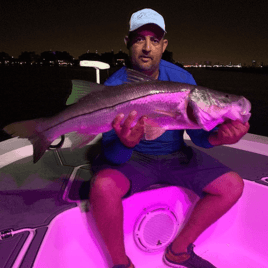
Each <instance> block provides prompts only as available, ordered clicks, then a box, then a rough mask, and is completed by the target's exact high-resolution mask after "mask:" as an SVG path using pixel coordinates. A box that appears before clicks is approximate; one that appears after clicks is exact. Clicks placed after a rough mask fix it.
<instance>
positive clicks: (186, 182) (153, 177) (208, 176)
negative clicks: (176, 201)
mask: <svg viewBox="0 0 268 268" xmlns="http://www.w3.org/2000/svg"><path fill="white" fill-rule="evenodd" d="M106 168H112V169H116V170H118V171H120V172H121V173H123V174H124V175H125V176H126V177H127V178H128V179H129V180H130V182H131V187H130V190H129V191H128V193H127V194H126V195H125V196H124V198H126V197H129V196H131V195H133V194H134V193H137V192H141V191H144V190H145V189H146V188H148V187H150V186H151V185H153V184H166V185H172V186H181V187H185V188H188V189H190V190H192V191H193V192H195V193H196V194H197V195H198V196H199V197H200V198H202V197H204V195H205V193H204V192H203V189H204V188H205V187H206V186H207V185H208V184H209V183H210V182H212V181H214V180H215V179H217V178H218V177H220V176H221V175H223V174H225V173H227V172H230V171H232V170H231V169H230V168H229V167H227V166H225V165H223V164H222V163H220V162H219V161H218V160H217V159H215V158H213V157H211V156H210V155H207V154H206V153H204V152H202V151H200V150H198V149H196V148H192V147H189V146H187V147H184V148H183V150H181V151H179V152H175V153H172V154H169V155H157V156H156V155H148V154H142V153H139V152H135V151H133V153H132V156H131V158H130V160H129V161H127V162H126V163H124V164H121V165H113V164H111V163H110V162H108V161H107V160H106V159H105V158H104V156H102V155H99V156H98V157H97V158H96V159H95V160H94V161H93V162H92V171H93V173H96V172H98V171H100V170H103V169H106Z"/></svg>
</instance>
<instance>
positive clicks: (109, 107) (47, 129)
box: [42, 91, 179, 132]
mask: <svg viewBox="0 0 268 268" xmlns="http://www.w3.org/2000/svg"><path fill="white" fill-rule="evenodd" d="M178 92H179V91H177V92H158V93H153V94H147V95H144V96H142V97H138V98H135V99H131V100H127V101H123V102H119V103H117V104H114V105H112V106H108V107H104V108H101V109H98V110H94V111H91V112H88V113H84V114H80V115H76V116H73V117H70V118H68V119H66V120H64V121H61V122H60V123H57V124H55V125H53V126H51V127H49V128H46V129H44V130H43V131H42V132H45V131H49V130H50V129H52V128H54V127H56V126H59V125H61V124H63V123H65V122H68V121H70V120H72V119H75V118H78V117H80V116H85V115H88V114H93V113H95V112H99V111H102V110H105V109H111V108H114V107H116V106H118V105H121V104H124V103H127V102H129V101H135V100H138V99H142V98H146V97H149V96H152V95H159V94H176V93H178Z"/></svg>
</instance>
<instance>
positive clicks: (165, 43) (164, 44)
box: [162, 39, 168, 53]
mask: <svg viewBox="0 0 268 268" xmlns="http://www.w3.org/2000/svg"><path fill="white" fill-rule="evenodd" d="M167 45H168V40H167V39H164V40H163V52H162V53H164V51H165V50H166V48H167Z"/></svg>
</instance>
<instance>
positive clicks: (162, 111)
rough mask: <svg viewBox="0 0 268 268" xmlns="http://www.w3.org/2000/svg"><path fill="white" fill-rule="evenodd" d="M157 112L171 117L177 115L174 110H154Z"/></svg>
mask: <svg viewBox="0 0 268 268" xmlns="http://www.w3.org/2000/svg"><path fill="white" fill-rule="evenodd" d="M154 112H156V113H157V114H163V115H167V116H170V117H176V114H175V113H174V112H169V111H164V110H154Z"/></svg>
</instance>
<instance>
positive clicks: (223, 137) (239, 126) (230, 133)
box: [208, 120, 250, 146]
mask: <svg viewBox="0 0 268 268" xmlns="http://www.w3.org/2000/svg"><path fill="white" fill-rule="evenodd" d="M249 127H250V125H249V123H248V122H246V123H245V124H243V123H241V122H240V121H239V120H235V121H232V120H227V121H225V122H224V123H222V124H221V125H220V126H219V129H218V131H216V132H213V133H211V135H210V136H209V138H208V141H209V143H210V144H211V145H213V146H217V145H223V144H234V143H237V142H238V141H239V140H240V139H241V138H242V137H243V136H244V135H245V134H246V133H247V132H248V130H249Z"/></svg>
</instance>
